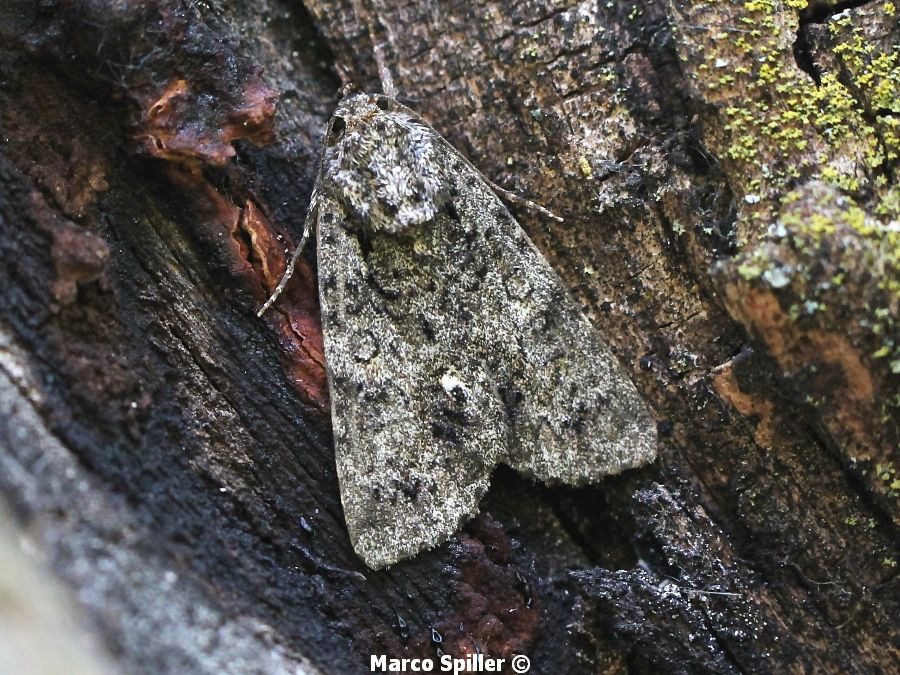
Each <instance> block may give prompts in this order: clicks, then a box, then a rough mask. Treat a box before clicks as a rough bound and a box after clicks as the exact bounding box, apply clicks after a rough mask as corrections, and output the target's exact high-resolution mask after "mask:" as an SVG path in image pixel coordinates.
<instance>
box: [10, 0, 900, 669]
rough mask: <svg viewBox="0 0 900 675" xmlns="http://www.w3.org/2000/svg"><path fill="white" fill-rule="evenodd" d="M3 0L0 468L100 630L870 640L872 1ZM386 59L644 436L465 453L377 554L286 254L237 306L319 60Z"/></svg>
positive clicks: (278, 224)
mask: <svg viewBox="0 0 900 675" xmlns="http://www.w3.org/2000/svg"><path fill="white" fill-rule="evenodd" d="M0 6H2V8H3V16H4V17H5V20H4V21H3V22H0V33H2V45H3V47H2V48H0V73H2V75H0V77H2V86H0V130H2V141H3V143H2V145H0V175H2V181H0V219H2V220H0V222H2V231H3V236H2V237H0V250H2V257H3V260H4V261H5V262H4V265H3V266H2V267H0V275H2V289H3V294H2V304H0V341H2V347H0V407H2V412H0V430H2V433H0V493H2V495H3V501H5V502H6V504H7V506H8V508H9V509H10V511H11V512H12V513H13V514H14V522H12V523H8V525H9V528H13V529H15V531H16V532H17V534H18V537H19V538H20V539H21V540H22V541H27V542H28V543H29V550H30V551H32V552H33V553H34V555H35V557H36V558H37V559H39V560H40V561H41V564H43V565H45V566H46V568H47V572H46V573H47V574H52V575H54V576H57V577H59V578H61V579H63V580H64V581H65V582H66V585H67V586H68V587H69V588H70V589H72V590H73V592H74V596H73V597H74V600H72V601H73V602H74V603H75V605H76V611H78V612H80V613H81V616H82V617H83V620H84V621H86V622H87V625H89V626H90V627H91V630H92V632H93V633H94V634H95V635H96V636H98V637H99V638H100V639H101V640H102V641H103V644H104V645H105V651H106V652H108V653H107V654H106V655H105V656H104V657H103V659H110V660H111V662H112V663H115V664H116V667H118V668H120V669H123V670H126V671H129V672H267V673H270V672H297V671H300V672H319V671H321V672H329V673H331V672H340V673H344V672H346V673H356V672H360V673H361V672H369V655H370V654H387V655H389V656H395V657H404V656H406V657H432V658H434V657H435V654H436V651H437V645H436V644H435V642H434V641H433V638H432V636H433V632H432V631H433V630H434V631H437V633H438V634H440V635H441V636H442V638H443V642H442V643H441V644H440V649H441V650H443V652H445V653H448V654H451V655H453V656H457V657H462V656H465V655H466V654H472V653H476V652H480V653H482V654H487V655H490V656H497V657H500V656H505V657H507V658H509V657H510V656H511V655H512V654H516V653H523V654H527V655H528V656H529V657H530V659H531V663H532V669H533V672H540V673H545V672H566V673H569V672H571V673H582V672H584V673H588V672H604V673H614V672H626V671H633V672H639V673H643V672H647V673H650V672H654V673H655V672H698V673H706V672H710V673H729V672H779V673H780V672H817V673H818V672H822V673H831V672H833V673H869V672H872V673H874V672H890V671H891V670H892V667H891V665H890V664H891V663H894V664H896V663H897V659H898V653H897V651H898V650H897V645H898V641H897V640H898V631H897V622H896V617H897V616H898V615H900V602H898V595H897V560H898V551H897V542H898V536H897V521H898V501H897V500H898V493H900V476H898V475H897V473H896V470H897V468H898V465H900V461H898V457H897V449H898V447H900V413H898V409H900V331H898V322H900V224H898V212H900V192H898V188H897V184H896V181H895V175H896V171H897V170H898V156H900V155H898V153H900V128H898V125H897V120H898V116H900V63H898V60H900V56H898V50H897V45H898V36H900V25H898V18H897V16H898V14H897V8H896V7H895V5H894V3H891V2H850V3H846V2H841V3H830V2H814V3H810V4H808V3H807V1H806V0H787V1H786V2H783V3H775V2H771V1H769V0H748V1H746V2H718V3H709V2H703V1H701V0H684V1H681V0H670V1H669V2H663V1H661V2H650V3H637V4H635V3H605V2H582V3H578V2H552V1H551V0H529V1H527V2H525V1H523V2H516V3H512V4H507V3H495V2H482V1H481V0H478V1H477V2H474V3H473V2H456V1H455V0H453V1H450V2H442V3H437V2H432V1H423V2H419V3H392V2H387V1H385V0H358V1H352V0H340V1H339V2H336V3H323V2H319V1H318V0H308V1H307V2H306V3H304V4H302V5H301V3H296V2H278V1H275V0H250V1H249V2H244V3H237V2H229V1H228V0H218V1H215V0H214V1H210V2H180V1H178V0H147V1H145V2H141V3H125V2H117V1H115V0H50V1H48V2H41V3H34V2H26V1H24V0H3V2H2V3H0ZM379 64H380V70H381V73H380V75H379ZM387 77H390V78H391V80H392V81H393V83H394V84H395V85H396V87H397V89H398V97H399V98H400V100H401V101H403V102H405V103H408V104H409V105H410V106H411V107H413V108H415V109H416V110H417V111H418V112H419V113H420V114H421V115H422V116H423V117H424V118H425V119H427V120H428V121H429V122H430V123H431V124H432V125H433V126H434V127H435V128H436V129H437V130H438V131H439V132H441V133H442V134H443V135H444V136H445V137H446V138H447V139H448V140H449V141H450V142H451V143H452V144H453V145H454V146H455V147H456V148H458V149H459V150H460V151H461V152H462V153H463V154H465V155H466V156H467V157H468V158H470V159H471V161H472V162H473V164H474V165H475V166H477V167H478V168H479V169H480V170H481V171H482V172H483V173H484V175H485V176H487V177H488V178H489V179H491V180H492V181H494V182H495V183H497V184H498V185H500V186H502V187H504V188H507V189H509V190H512V191H514V192H516V193H518V194H520V195H522V196H524V197H527V198H529V199H532V200H534V201H536V202H538V203H539V204H541V205H542V206H545V207H547V208H548V209H550V210H551V211H553V212H555V213H558V214H560V215H562V216H563V217H564V221H565V222H564V223H563V224H558V223H556V222H554V221H551V220H549V219H547V218H545V217H543V216H542V215H541V214H540V213H538V212H534V211H530V210H527V209H517V213H516V215H517V217H518V219H519V221H520V223H521V224H522V226H523V227H524V228H525V229H526V231H527V232H528V234H529V236H531V237H532V239H533V240H534V242H535V243H536V244H537V246H538V247H539V248H540V250H541V251H542V253H543V254H544V255H545V256H546V257H547V259H548V260H549V261H550V262H551V264H552V265H553V266H554V267H555V268H556V270H557V271H558V272H559V274H560V275H561V276H562V278H563V279H564V281H565V282H566V283H567V285H568V286H569V287H570V289H571V291H572V293H573V295H574V296H575V297H577V298H578V299H579V301H580V302H581V303H582V305H583V307H584V309H585V312H586V314H587V315H588V316H589V318H590V319H591V320H592V321H593V323H594V324H595V326H596V327H597V329H598V330H599V331H600V332H601V333H602V335H603V336H604V338H605V339H606V341H607V342H608V343H609V344H610V345H611V346H612V347H613V348H614V349H615V350H616V353H617V355H618V357H619V358H620V360H621V362H622V364H623V365H624V366H625V368H626V369H627V370H628V372H629V373H630V374H631V377H632V378H633V380H634V382H635V384H636V385H637V387H638V389H639V390H640V391H641V392H642V394H643V395H644V396H645V397H646V399H647V401H648V402H649V404H650V405H651V407H652V408H653V409H654V411H655V416H656V419H657V421H658V431H659V454H660V458H659V460H658V461H657V462H656V463H655V464H653V465H652V466H648V467H646V468H644V469H640V470H636V471H630V472H628V473H626V474H625V475H622V476H617V477H613V478H610V479H608V480H605V481H603V482H602V483H601V484H598V485H593V486H588V487H584V488H578V489H574V488H563V487H545V486H541V485H535V484H532V483H530V482H529V481H527V480H525V479H523V478H522V477H520V476H517V475H516V474H515V473H513V472H511V471H508V470H504V469H500V470H498V471H497V472H496V474H495V475H494V478H493V481H492V486H491V489H490V492H489V494H488V496H487V497H486V498H485V501H484V503H483V507H482V514H481V515H480V516H478V517H477V518H476V519H475V520H474V521H473V522H471V523H470V524H468V525H467V526H466V527H465V528H464V529H463V530H462V531H461V532H460V533H459V534H458V535H457V536H456V537H454V538H453V539H452V540H451V541H450V542H449V543H447V544H446V545H443V546H441V547H439V548H437V549H435V550H433V551H429V552H427V553H423V554H421V555H419V556H416V557H415V558H414V559H412V560H408V561H405V562H402V563H400V564H398V565H396V566H393V567H391V568H390V569H388V570H386V571H380V572H372V571H369V570H368V569H366V568H365V567H364V566H363V565H362V563H361V562H360V561H359V560H358V559H357V558H356V556H355V555H354V553H353V550H352V548H351V547H350V543H349V540H348V538H347V534H346V529H345V526H344V522H343V516H342V512H341V505H340V496H339V493H338V487H337V481H336V477H335V471H334V459H333V450H332V445H331V436H330V421H329V416H328V411H329V404H328V392H327V383H326V378H325V364H324V356H323V352H322V336H321V329H320V327H319V321H318V315H317V312H318V305H317V291H316V278H315V270H314V265H313V264H312V260H313V259H314V256H313V255H312V252H311V251H309V252H307V255H306V256H305V257H304V262H303V264H301V266H300V270H299V272H298V273H297V275H296V277H295V279H294V280H293V281H292V282H291V284H290V286H289V287H288V291H287V293H286V298H285V301H284V302H283V303H281V309H280V310H279V311H273V312H270V313H269V314H267V315H266V316H265V318H264V319H263V320H258V319H256V317H255V311H256V309H257V308H258V307H259V306H260V304H261V302H262V301H263V300H264V299H265V297H266V296H267V294H268V293H269V291H270V290H271V289H272V287H273V286H274V284H275V283H276V282H277V280H278V279H279V277H280V275H281V272H282V270H283V269H284V264H285V255H286V252H287V251H288V250H290V249H292V247H293V242H295V241H296V240H297V238H298V236H299V232H300V228H301V226H302V223H303V220H304V217H305V213H306V209H307V206H308V202H309V195H310V191H311V187H312V181H313V179H314V177H315V172H316V168H317V167H316V158H317V154H318V148H319V143H320V140H321V136H322V132H323V130H324V128H325V124H326V122H327V120H328V117H329V115H330V113H331V111H332V110H333V108H334V106H335V104H336V102H337V99H338V96H339V89H340V85H341V82H342V80H343V81H353V82H354V83H355V84H356V85H358V86H360V87H362V88H364V89H366V90H369V91H378V90H380V88H381V82H382V80H384V79H386V78H387ZM8 540H10V538H9V537H4V539H2V540H0V546H4V547H8V546H10V544H9V543H8ZM0 582H2V579H0ZM60 601H61V602H63V603H67V602H69V601H70V599H67V598H65V597H63V598H62V599H61V600H60ZM3 612H5V610H4V608H3V605H2V604H0V613H3ZM401 619H402V621H403V622H405V623H406V624H407V626H408V629H407V630H402V629H400V627H399V624H400V623H401ZM0 620H2V619H0ZM45 630H48V631H49V630H51V629H50V628H45ZM407 632H408V636H407ZM51 637H52V636H51V635H49V634H48V635H47V638H48V639H49V638H51ZM0 657H2V645H0ZM98 667H101V668H102V667H103V665H102V663H101V664H100V666H98ZM86 672H87V671H86Z"/></svg>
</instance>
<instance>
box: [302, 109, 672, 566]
mask: <svg viewBox="0 0 900 675" xmlns="http://www.w3.org/2000/svg"><path fill="white" fill-rule="evenodd" d="M317 190H318V193H319V197H318V201H317V204H316V208H317V220H316V223H317V228H318V264H319V277H320V283H319V285H320V294H321V304H322V322H323V329H324V333H325V350H326V357H327V363H328V373H329V381H330V386H331V398H332V417H333V425H334V435H335V450H336V458H337V468H338V475H339V479H340V484H341V496H342V500H343V504H344V511H345V515H346V519H347V524H348V528H349V530H350V535H351V539H352V541H353V545H354V548H355V550H356V551H357V552H358V553H359V554H360V555H361V557H362V558H363V559H364V560H365V562H366V563H367V564H368V565H369V566H371V567H373V568H377V567H382V566H384V565H388V564H391V563H393V562H396V561H397V560H400V559H402V558H405V557H408V556H410V555H413V554H415V553H416V552H418V551H420V550H422V549H424V548H428V547H431V546H434V545H436V544H438V543H440V542H441V541H443V540H445V539H446V538H447V537H448V536H450V535H451V534H452V533H453V532H454V531H455V530H456V529H457V528H458V527H459V525H460V524H461V523H462V522H463V521H464V520H466V519H467V518H469V517H471V516H472V515H474V514H475V513H477V511H478V502H479V499H480V498H481V496H482V495H483V494H484V492H485V490H486V489H487V487H488V482H489V479H490V474H491V471H492V469H493V468H494V467H495V466H496V464H497V463H499V462H504V463H507V464H509V465H510V466H512V467H513V468H516V469H518V470H520V471H523V472H525V473H527V474H529V475H532V476H534V477H536V478H539V479H541V480H545V481H562V482H566V483H584V482H588V481H592V480H595V479H597V478H599V477H601V476H604V475H607V474H613V473H618V472H620V471H622V470H624V469H627V468H630V467H634V466H638V465H641V464H644V463H646V462H647V461H650V460H652V459H653V457H654V456H655V430H654V425H653V423H652V420H651V418H650V416H649V413H648V411H647V409H646V406H645V404H644V402H643V401H642V399H641V398H640V396H639V395H638V393H637V391H636V390H635V388H634V385H633V384H632V383H631V381H630V380H629V379H628V377H627V375H626V374H625V373H624V372H623V370H622V368H621V366H620V365H619V364H618V362H617V361H616V359H615V357H614V356H613V355H612V353H611V352H610V350H609V349H608V348H607V347H606V346H605V345H604V344H603V343H602V342H601V341H600V339H599V336H598V335H597V333H596V331H595V330H594V329H593V327H592V326H591V325H590V324H589V323H588V322H587V320H586V319H585V318H584V317H583V316H582V314H581V312H580V310H579V308H578V306H577V304H576V303H575V301H574V300H573V299H572V298H571V297H570V296H569V294H568V292H567V290H566V288H565V287H564V285H563V284H562V282H561V280H560V279H559V277H558V276H557V275H556V273H555V272H554V271H553V270H552V269H551V268H550V266H549V264H548V263H547V262H546V260H544V258H543V257H542V256H541V254H540V253H539V252H538V251H537V249H536V248H535V247H534V245H533V244H532V243H531V241H530V240H529V239H528V238H527V236H526V235H525V233H524V232H523V231H522V229H521V228H520V227H519V225H518V224H517V223H516V222H515V220H514V219H513V218H512V216H511V215H510V214H509V212H508V211H507V209H506V208H505V206H504V205H503V204H502V203H501V202H500V200H499V199H498V198H497V197H496V195H495V194H494V193H493V191H492V190H491V189H490V187H489V186H488V185H487V184H486V183H485V181H484V179H483V177H482V176H481V175H480V174H479V173H478V172H477V171H476V170H475V169H474V168H473V167H472V166H471V165H470V164H469V163H468V162H467V161H466V160H465V159H464V158H463V157H462V156H461V155H460V154H459V153H458V152H457V151H456V150H454V149H453V148H452V147H451V146H450V145H449V144H448V143H447V142H446V141H444V140H443V139H442V138H441V137H440V136H439V135H438V134H437V133H436V132H435V131H434V130H432V129H431V128H430V127H429V126H428V125H427V124H425V123H424V122H422V121H421V120H420V119H419V118H418V117H417V116H416V115H415V114H414V113H412V112H411V111H409V110H408V109H406V108H404V107H403V106H401V105H399V104H398V103H396V102H395V101H393V100H391V99H388V98H386V97H379V96H367V95H357V96H354V97H350V98H345V99H344V101H342V103H341V106H340V107H339V108H338V110H337V112H336V114H335V117H334V118H333V120H332V122H331V124H330V126H329V131H328V134H327V137H326V145H325V150H324V153H323V161H322V169H321V173H320V176H319V182H318V185H317Z"/></svg>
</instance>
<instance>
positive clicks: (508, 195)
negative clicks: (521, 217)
mask: <svg viewBox="0 0 900 675" xmlns="http://www.w3.org/2000/svg"><path fill="white" fill-rule="evenodd" d="M484 179H485V180H486V181H487V184H488V185H490V186H491V187H492V188H493V190H494V192H497V193H498V194H499V195H500V196H501V197H503V198H504V199H506V200H508V201H510V202H512V203H513V204H516V205H518V206H524V207H527V208H529V209H533V210H535V211H537V212H538V213H542V214H544V215H545V216H547V217H548V218H552V219H553V220H555V221H556V222H558V223H563V222H565V221H564V220H563V219H562V218H560V217H559V216H558V215H556V214H555V213H553V211H551V210H550V209H546V208H544V207H543V206H541V205H540V204H538V203H536V202H533V201H531V200H530V199H525V197H520V196H519V195H517V194H516V193H515V192H510V191H509V190H507V189H506V188H502V187H500V186H499V185H497V184H496V183H495V182H494V181H492V180H491V179H490V178H488V177H487V176H485V177H484Z"/></svg>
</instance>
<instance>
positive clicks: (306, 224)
mask: <svg viewBox="0 0 900 675" xmlns="http://www.w3.org/2000/svg"><path fill="white" fill-rule="evenodd" d="M316 201H317V200H316V195H313V198H312V204H311V206H310V208H309V213H307V214H306V220H305V221H303V234H302V235H301V236H300V242H299V243H298V244H297V247H296V248H295V249H294V254H293V255H292V256H291V260H290V262H289V263H288V265H287V267H286V268H285V270H284V275H283V276H282V277H281V281H279V282H278V285H277V286H276V287H275V290H274V291H272V295H270V296H269V299H268V300H266V302H265V304H264V305H263V306H262V307H261V308H260V310H259V311H258V312H257V313H256V316H257V317H261V316H262V315H263V314H265V312H266V310H267V309H269V307H271V306H272V305H273V304H275V301H276V300H277V299H278V296H279V295H281V293H282V291H284V288H285V286H287V284H288V281H290V280H291V277H292V276H293V275H294V267H296V265H297V260H298V259H299V258H300V254H301V253H302V252H303V249H304V247H305V246H306V242H307V240H308V239H309V234H310V229H311V223H312V219H313V217H314V214H315V212H316Z"/></svg>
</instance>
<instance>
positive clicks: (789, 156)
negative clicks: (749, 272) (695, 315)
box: [672, 0, 900, 241]
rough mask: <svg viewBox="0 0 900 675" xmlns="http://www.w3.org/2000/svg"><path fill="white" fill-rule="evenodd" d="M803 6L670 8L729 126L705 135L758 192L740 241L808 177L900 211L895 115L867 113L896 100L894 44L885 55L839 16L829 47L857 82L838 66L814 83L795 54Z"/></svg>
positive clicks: (705, 89) (744, 185)
mask: <svg viewBox="0 0 900 675" xmlns="http://www.w3.org/2000/svg"><path fill="white" fill-rule="evenodd" d="M884 4H888V3H873V4H872V5H870V6H868V8H867V9H866V11H871V12H878V11H879V7H878V5H884ZM806 6H807V2H806V0H788V1H787V2H780V1H776V0H746V1H745V2H743V3H734V4H729V11H727V12H724V11H722V6H721V4H719V3H710V2H698V3H694V4H693V5H692V6H689V7H688V8H685V7H683V6H682V7H680V8H679V9H678V10H676V9H674V7H673V8H672V14H673V16H674V18H675V24H676V27H677V28H678V30H679V38H680V39H679V44H680V45H682V48H683V49H685V50H688V51H689V52H690V53H686V54H684V57H685V58H684V60H683V63H684V64H685V65H686V66H687V67H688V69H689V74H690V75H691V77H692V80H693V82H694V84H695V86H696V88H697V90H698V92H699V94H700V95H701V96H702V97H703V98H705V99H706V100H707V101H708V102H710V103H713V104H714V106H715V108H716V109H717V110H718V114H719V115H720V116H721V117H722V118H723V119H722V120H721V121H722V122H724V124H721V126H720V125H716V126H717V128H721V129H722V132H723V133H718V134H711V136H712V137H711V138H708V139H707V142H709V143H710V145H711V146H712V147H713V149H714V150H715V151H716V152H717V154H719V155H720V157H723V158H724V159H725V160H726V162H727V166H726V170H728V173H729V175H730V177H731V178H732V187H733V189H735V192H736V193H737V194H738V195H739V196H740V195H741V194H743V195H752V196H754V197H756V199H754V200H746V199H745V200H744V203H743V204H742V213H741V216H742V218H741V222H739V224H738V227H739V234H740V236H741V239H742V240H744V241H749V240H752V239H754V238H755V236H756V235H757V234H759V233H760V232H761V231H764V229H765V227H766V226H767V224H768V223H770V222H771V220H772V217H773V216H775V215H776V214H777V212H776V211H775V206H774V203H775V202H777V200H778V199H779V198H780V197H781V196H782V195H784V194H785V192H787V191H788V190H789V189H791V188H792V187H793V186H794V185H797V184H799V183H802V182H804V181H806V180H820V181H823V182H826V183H828V184H831V185H833V186H835V187H837V188H839V189H841V190H842V191H843V192H845V193H846V194H849V195H853V196H859V195H862V194H865V195H866V196H867V197H868V196H869V195H872V196H874V199H872V201H873V202H877V203H879V208H877V210H876V213H877V215H880V216H883V217H884V218H885V219H890V218H896V217H897V214H898V210H897V199H896V196H892V197H891V198H890V199H888V198H887V197H888V194H887V193H888V192H889V188H888V184H887V183H888V182H887V179H886V176H887V175H888V172H887V169H888V167H889V166H890V165H891V164H893V163H895V162H896V160H897V158H898V151H900V150H898V149H900V138H898V124H897V123H898V119H897V118H895V117H891V116H890V115H879V116H878V117H877V119H873V116H872V115H871V114H868V113H869V112H870V111H871V110H873V109H875V110H883V111H891V112H893V111H894V110H895V108H897V106H898V105H900V103H898V101H900V96H898V82H900V67H898V52H897V49H896V48H895V49H893V50H891V51H890V52H881V53H879V51H878V46H876V45H872V44H868V43H866V42H865V40H864V39H863V38H862V36H861V35H860V34H859V33H860V31H859V30H857V29H855V28H854V26H853V24H852V23H851V19H850V18H849V15H846V16H845V15H842V16H841V18H837V19H834V20H833V22H832V23H833V24H834V27H833V28H832V27H829V30H831V32H832V35H833V36H834V38H835V40H836V43H835V44H834V46H833V50H834V52H835V53H836V54H837V55H838V56H839V57H840V58H841V59H844V60H848V59H852V60H853V63H854V67H855V70H854V72H855V73H856V74H857V77H856V82H855V83H854V84H853V86H848V84H847V83H845V82H844V81H843V78H842V77H839V76H840V73H839V72H838V69H835V70H834V72H831V71H829V72H824V73H823V74H822V76H821V79H820V82H819V83H818V84H817V83H816V82H815V81H814V79H813V78H812V77H811V76H810V75H809V74H807V73H806V72H804V71H803V70H801V69H800V68H799V67H798V66H797V63H796V60H795V58H794V55H793V52H792V45H793V42H794V39H795V37H796V35H797V29H798V22H799V19H798V16H799V14H798V13H799V11H800V10H802V9H804V8H805V7H806ZM880 9H881V11H883V7H882V8H880Z"/></svg>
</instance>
